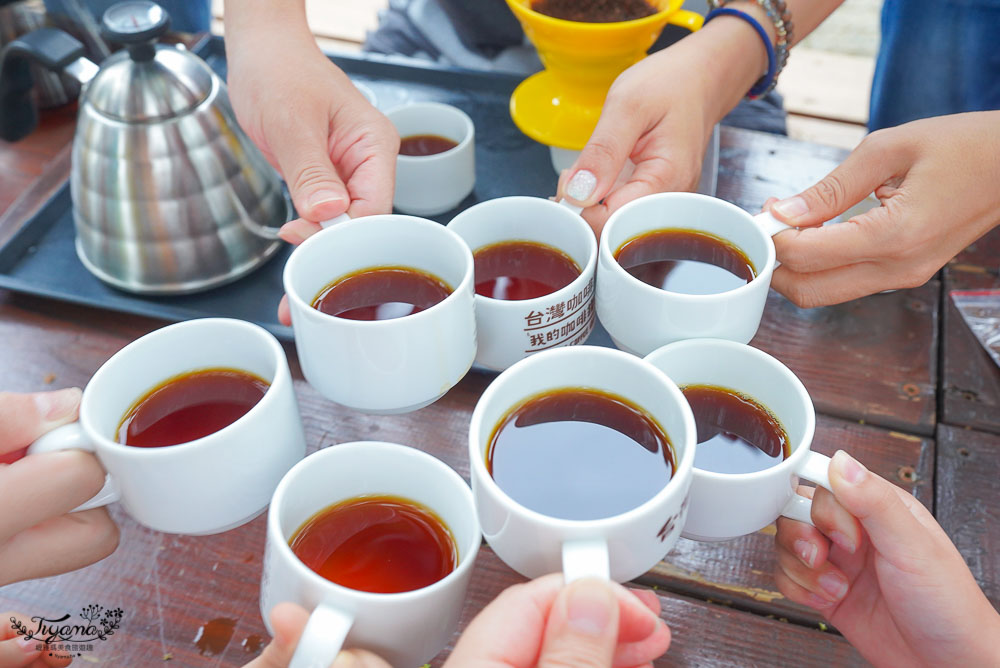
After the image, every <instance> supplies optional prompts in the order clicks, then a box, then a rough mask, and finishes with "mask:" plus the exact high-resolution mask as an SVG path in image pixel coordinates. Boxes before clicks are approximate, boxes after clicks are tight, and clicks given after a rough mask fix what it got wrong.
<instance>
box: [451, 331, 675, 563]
mask: <svg viewBox="0 0 1000 668" xmlns="http://www.w3.org/2000/svg"><path fill="white" fill-rule="evenodd" d="M566 387H584V388H590V389H597V390H601V391H605V392H609V393H612V394H615V395H618V396H620V397H623V398H625V399H628V400H629V401H631V402H632V403H634V404H635V405H636V406H639V407H641V408H642V409H643V410H645V411H646V413H647V414H648V415H649V416H650V417H652V418H653V419H654V420H656V422H658V423H659V425H660V427H661V428H662V429H663V430H664V432H665V433H666V435H667V438H668V439H669V440H670V443H671V446H672V447H673V454H674V464H675V470H674V473H673V477H672V478H671V479H670V481H669V482H668V483H667V484H666V486H664V487H663V489H662V490H660V491H659V492H658V493H657V494H656V495H654V496H653V498H651V499H649V500H648V501H646V502H645V503H643V504H641V505H639V506H636V507H635V508H633V509H631V510H629V511H626V512H624V513H621V514H618V515H614V516H611V517H606V518H602V519H596V520H586V521H581V520H567V519H561V518H555V517H550V516H547V515H543V514H542V513H539V512H536V511H534V510H531V509H529V508H526V507H524V506H523V505H521V504H519V503H518V502H516V501H514V500H513V499H512V498H511V497H510V496H509V495H508V494H507V493H506V492H504V491H503V490H502V489H501V488H500V486H499V485H497V483H496V481H494V480H493V477H492V476H491V475H490V473H489V471H488V470H487V468H486V453H487V449H488V447H489V439H490V437H491V434H492V432H493V429H494V428H495V427H496V425H497V423H498V422H499V421H500V420H501V419H502V418H503V417H504V415H506V414H507V412H508V411H510V410H511V409H512V408H514V407H515V406H517V405H519V404H520V403H522V402H523V401H524V400H525V399H527V398H529V397H531V396H534V395H537V394H538V393H540V392H544V391H546V390H555V389H559V388H566ZM694 446H695V425H694V417H693V416H692V414H691V407H690V406H689V405H688V403H687V401H685V400H684V396H683V395H682V394H681V392H680V390H679V389H677V386H676V385H675V384H674V383H673V382H672V381H671V380H670V379H669V378H667V377H666V375H665V374H663V373H662V372H660V371H659V370H657V369H656V368H654V367H653V366H651V365H649V364H647V363H645V362H644V361H642V360H641V359H638V358H636V357H633V356H632V355H629V354H627V353H623V352H621V351H618V350H613V349H610V348H602V347H597V346H573V347H570V348H558V349H555V350H548V351H545V352H542V353H538V354H537V355H532V356H531V357H528V358H526V359H524V360H521V361H520V362H518V363H517V364H515V365H514V366H512V367H510V368H509V369H507V370H506V371H504V372H503V373H501V374H500V375H499V376H497V378H496V380H494V381H493V383H492V384H490V386H489V387H488V388H486V391H485V392H484V393H483V395H482V397H480V399H479V402H478V403H477V404H476V408H475V410H474V411H473V413H472V423H471V424H470V426H469V460H470V467H469V468H470V475H471V478H472V495H473V497H474V498H475V501H476V511H477V512H478V514H479V523H480V524H481V525H482V527H483V535H484V536H485V537H486V541H487V542H488V543H489V544H490V547H492V548H493V551H494V552H496V553H497V556H499V557H500V558H501V559H503V560H504V561H505V562H506V563H507V565H508V566H510V567H511V568H513V569H514V570H516V571H517V572H519V573H521V574H522V575H524V576H526V577H529V578H534V577H538V576H540V575H543V574H545V573H551V572H553V571H562V572H563V574H564V575H565V576H566V579H567V581H569V580H573V579H576V578H578V577H584V576H593V577H603V578H608V577H610V579H612V580H615V581H617V582H625V581H627V580H632V579H633V578H636V577H638V576H639V575H642V574H643V573H645V572H646V571H648V570H649V569H650V568H652V567H653V566H654V565H656V564H657V563H658V562H659V561H660V560H661V559H662V558H663V556H664V555H666V554H667V552H669V551H670V549H671V548H672V547H673V546H674V544H675V543H676V542H677V539H678V538H680V533H681V527H682V526H683V525H684V520H685V516H686V513H687V496H688V488H689V487H690V485H691V469H692V464H693V462H694ZM538 484H539V485H544V484H545V480H542V479H540V480H538Z"/></svg>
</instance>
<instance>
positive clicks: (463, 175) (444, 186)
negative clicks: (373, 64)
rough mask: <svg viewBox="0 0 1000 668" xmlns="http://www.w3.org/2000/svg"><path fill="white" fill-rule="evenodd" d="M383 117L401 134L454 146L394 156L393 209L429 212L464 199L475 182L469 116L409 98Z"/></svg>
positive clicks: (473, 134)
mask: <svg viewBox="0 0 1000 668" xmlns="http://www.w3.org/2000/svg"><path fill="white" fill-rule="evenodd" d="M385 115H386V118H388V119H389V120H390V121H392V124H393V125H395V126H396V131H397V132H398V133H399V136H400V137H401V138H405V137H412V136H413V135H427V134H430V135H438V136H440V137H445V138H447V139H450V140H452V141H453V142H455V143H457V144H458V145H457V146H455V147H453V148H451V149H449V150H447V151H444V152H443V153H437V154H434V155H420V156H415V155H400V156H398V157H397V158H396V191H395V194H394V195H393V198H392V205H393V206H394V207H395V208H396V209H397V210H398V211H401V212H403V213H410V214H414V215H417V216H434V215H437V214H439V213H444V212H445V211H450V210H452V209H454V208H455V207H456V206H458V205H459V204H460V203H461V202H462V200H464V199H465V198H466V197H468V195H469V193H471V192H472V188H473V187H474V186H475V184H476V146H475V137H476V130H475V126H474V125H473V124H472V119H471V118H469V115H468V114H466V113H465V112H464V111H462V110H461V109H459V108H457V107H453V106H451V105H449V104H441V103H440V102H412V103H410V104H405V105H403V106H400V107H395V108H394V109H390V110H389V111H387V112H386V113H385Z"/></svg>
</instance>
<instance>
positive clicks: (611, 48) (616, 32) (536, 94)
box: [507, 0, 703, 150]
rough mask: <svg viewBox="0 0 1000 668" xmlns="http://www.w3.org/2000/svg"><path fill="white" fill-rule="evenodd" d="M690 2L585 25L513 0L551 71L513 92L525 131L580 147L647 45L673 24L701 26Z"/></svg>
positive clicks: (670, 2)
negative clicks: (632, 17)
mask: <svg viewBox="0 0 1000 668" xmlns="http://www.w3.org/2000/svg"><path fill="white" fill-rule="evenodd" d="M683 1H684V0H650V4H651V5H653V6H654V7H658V8H659V9H660V11H659V12H657V13H656V14H652V15H650V16H647V17H645V18H641V19H636V20H634V21H619V22H616V23H581V22H578V21H565V20H563V19H556V18H553V17H551V16H546V15H545V14H539V13H538V12H536V11H534V10H532V9H531V0H507V4H508V5H510V8H511V11H513V12H514V15H515V16H516V17H517V19H518V21H520V22H521V27H522V28H523V29H524V33H525V35H527V36H528V39H530V40H531V41H532V43H533V44H534V45H535V48H536V49H538V56H539V58H540V59H541V61H542V64H543V65H544V66H545V70H544V71H542V72H539V73H537V74H533V75H532V76H530V77H528V78H527V79H525V80H524V81H522V82H521V84H520V85H519V86H518V87H517V88H516V89H515V90H514V94H513V95H511V97H510V115H511V117H512V118H513V119H514V123H515V124H516V125H517V127H518V128H520V130H521V132H523V133H524V134H526V135H528V136H529V137H531V138H532V139H534V140H535V141H538V142H541V143H543V144H547V145H549V146H555V147H557V148H563V149H570V150H580V149H582V148H583V147H584V145H586V143H587V140H588V139H590V135H591V133H593V131H594V126H596V125H597V119H598V118H599V117H600V115H601V107H602V106H603V105H604V98H605V97H607V94H608V89H609V88H611V84H612V83H614V80H615V79H616V78H617V77H618V75H619V74H621V73H622V72H623V71H625V70H626V69H627V68H628V67H629V66H631V65H633V64H635V63H637V62H638V61H640V60H642V58H644V57H645V56H646V51H647V50H649V47H651V46H652V45H653V42H655V41H656V38H657V37H659V35H660V32H661V31H662V30H663V27H664V26H665V25H666V24H668V23H671V24H674V25H679V26H682V27H685V28H687V29H689V30H691V31H694V30H697V29H698V28H700V27H701V24H702V22H703V18H702V16H701V15H700V14H697V13H696V12H691V11H687V10H684V9H680V6H681V4H682V3H683Z"/></svg>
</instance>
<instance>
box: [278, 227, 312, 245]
mask: <svg viewBox="0 0 1000 668" xmlns="http://www.w3.org/2000/svg"><path fill="white" fill-rule="evenodd" d="M278 237H280V238H281V239H282V241H287V242H288V243H290V244H292V245H293V246H298V245H299V244H301V243H302V242H303V241H305V240H306V237H305V235H303V234H302V233H301V232H299V231H298V230H296V229H295V228H294V227H289V223H285V225H284V226H283V227H282V228H281V229H280V230H278Z"/></svg>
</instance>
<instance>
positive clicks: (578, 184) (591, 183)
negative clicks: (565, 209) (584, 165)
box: [566, 169, 597, 202]
mask: <svg viewBox="0 0 1000 668" xmlns="http://www.w3.org/2000/svg"><path fill="white" fill-rule="evenodd" d="M596 187H597V177H596V176H594V173H593V172H591V171H588V170H586V169H581V170H580V171H578V172H577V173H576V174H574V175H573V178H571V179H570V180H569V184H568V185H567V186H566V194H567V195H569V197H570V198H572V199H575V200H576V201H577V202H582V201H584V200H586V199H587V198H588V197H590V195H591V194H592V193H593V192H594V188H596Z"/></svg>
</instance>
